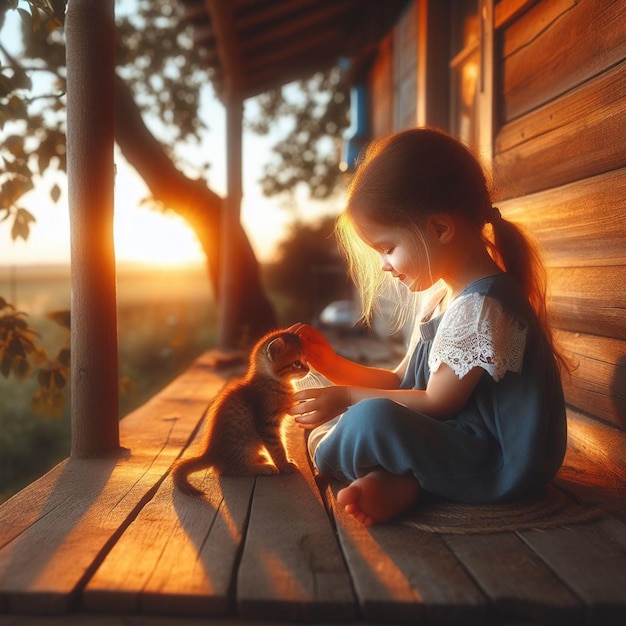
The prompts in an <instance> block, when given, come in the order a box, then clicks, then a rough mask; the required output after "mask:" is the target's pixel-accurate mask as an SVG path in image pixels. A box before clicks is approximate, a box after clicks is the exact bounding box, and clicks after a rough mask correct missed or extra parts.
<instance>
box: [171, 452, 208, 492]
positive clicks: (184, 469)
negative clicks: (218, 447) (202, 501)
mask: <svg viewBox="0 0 626 626" xmlns="http://www.w3.org/2000/svg"><path fill="white" fill-rule="evenodd" d="M210 465H211V463H210V462H209V461H208V460H207V459H206V457H204V456H196V457H193V458H191V459H178V460H177V461H176V462H175V463H174V465H173V466H172V479H173V480H174V484H175V485H176V486H177V487H178V488H179V489H180V490H181V491H182V492H183V493H186V494H188V495H190V496H201V495H202V494H203V492H202V491H200V489H197V488H196V487H194V486H193V485H192V484H191V483H190V482H189V474H193V472H198V471H200V470H202V469H206V468H207V467H209V466H210Z"/></svg>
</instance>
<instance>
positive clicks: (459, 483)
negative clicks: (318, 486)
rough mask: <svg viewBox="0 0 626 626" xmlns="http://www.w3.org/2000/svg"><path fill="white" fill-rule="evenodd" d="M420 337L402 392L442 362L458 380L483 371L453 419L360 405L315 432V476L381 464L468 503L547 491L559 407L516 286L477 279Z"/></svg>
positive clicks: (560, 440)
mask: <svg viewBox="0 0 626 626" xmlns="http://www.w3.org/2000/svg"><path fill="white" fill-rule="evenodd" d="M451 316H452V317H451ZM473 317H475V318H476V319H475V320H473V319H472V318H473ZM419 332H420V335H421V340H420V341H419V342H418V343H417V345H416V348H415V350H414V352H413V354H412V357H411V360H410V362H409V365H408V368H407V370H406V374H405V377H404V380H403V381H402V384H401V388H403V389H425V388H426V384H427V382H428V378H429V376H430V372H431V371H432V370H433V369H436V367H437V366H438V365H439V364H440V363H441V362H444V363H446V364H447V365H449V366H450V367H452V368H453V370H454V371H455V372H456V373H457V375H459V376H463V375H464V374H465V373H467V371H469V369H471V368H472V367H475V366H476V365H478V366H480V367H483V369H485V373H484V374H483V376H482V377H481V379H480V381H479V383H478V385H477V387H476V389H475V390H474V393H473V394H472V396H471V397H470V399H469V400H468V402H467V403H466V405H465V406H464V407H463V409H462V410H461V412H460V413H459V415H457V416H456V417H454V418H452V419H448V420H445V421H442V420H436V419H432V418H430V417H428V416H427V415H424V414H422V413H420V412H417V411H414V410H412V409H409V408H407V407H405V406H403V405H401V404H398V403H396V402H394V401H392V400H388V399H385V398H375V399H368V400H363V401H361V402H358V403H357V404H355V405H353V406H351V407H350V408H349V409H348V410H347V411H346V412H345V413H344V414H343V415H341V416H340V417H339V418H336V420H335V421H334V423H333V422H330V423H329V425H322V426H321V427H320V432H319V433H317V434H316V431H315V430H314V431H312V433H311V437H310V446H309V449H310V450H311V452H312V455H313V458H314V462H315V465H316V466H317V468H318V470H319V471H320V472H321V473H323V474H329V475H332V476H334V477H336V478H339V479H342V480H346V481H349V482H351V481H353V480H355V479H357V478H359V477H361V476H364V475H365V474H367V473H368V472H369V471H371V470H372V469H377V468H383V469H385V470H387V471H388V472H390V473H392V474H405V473H407V472H412V473H413V475H414V476H415V477H416V479H417V480H418V481H419V483H420V485H421V488H422V489H423V490H424V491H425V492H429V493H432V494H436V495H438V496H441V497H444V498H448V499H451V500H455V501H458V502H467V503H493V502H501V501H506V500H510V499H513V498H518V497H524V496H529V495H532V494H534V493H536V492H538V491H539V490H541V489H542V488H543V487H545V485H546V484H547V483H548V482H549V481H550V480H551V479H552V478H553V476H554V475H555V474H556V472H557V471H558V469H559V467H560V466H561V463H562V461H563V457H564V455H565V448H566V443H567V434H566V417H565V403H564V399H563V390H562V387H561V380H560V376H559V370H558V367H557V365H556V362H555V359H554V355H553V353H552V351H551V348H550V345H549V343H548V342H547V341H546V338H545V337H544V335H543V333H542V331H541V329H540V326H539V324H538V322H537V319H536V316H535V314H534V312H533V310H532V308H531V307H530V305H529V303H528V301H527V300H526V298H525V296H524V295H523V293H522V292H521V289H520V288H519V286H518V283H517V281H516V280H515V279H514V278H512V277H510V276H509V275H507V274H499V275H495V276H489V277H486V278H482V279H479V280H477V281H476V282H474V283H472V284H471V285H469V286H468V287H467V288H466V289H465V290H464V291H463V293H461V294H460V295H459V296H458V297H457V298H456V299H455V300H454V301H453V302H452V303H451V304H450V306H449V307H448V310H447V311H446V312H445V313H444V314H443V315H439V316H438V317H435V318H433V319H431V320H429V321H427V322H424V323H422V324H421V325H420V328H419ZM499 351H500V352H499ZM431 352H432V353H431ZM502 352H504V353H505V354H504V355H503V354H502ZM316 430H317V429H316ZM311 444H313V445H311Z"/></svg>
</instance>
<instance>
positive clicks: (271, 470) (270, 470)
mask: <svg viewBox="0 0 626 626" xmlns="http://www.w3.org/2000/svg"><path fill="white" fill-rule="evenodd" d="M257 473H258V474H260V475H263V476H274V475H275V474H278V469H277V468H275V467H274V466H273V465H261V466H260V467H259V470H258V472H257Z"/></svg>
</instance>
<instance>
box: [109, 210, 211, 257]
mask: <svg viewBox="0 0 626 626" xmlns="http://www.w3.org/2000/svg"><path fill="white" fill-rule="evenodd" d="M115 256H116V259H117V261H118V263H142V264H149V265H153V266H154V265H156V266H167V267H179V266H183V265H190V264H198V263H202V260H203V253H202V248H201V247H200V243H199V242H198V239H197V238H196V236H195V234H194V232H193V230H192V229H191V228H190V226H189V225H188V224H187V223H186V222H185V220H184V219H183V218H181V217H179V216H177V215H170V214H162V213H157V212H155V211H150V210H143V209H137V210H135V211H132V212H130V211H129V212H128V213H127V214H126V215H124V219H123V220H116V221H115Z"/></svg>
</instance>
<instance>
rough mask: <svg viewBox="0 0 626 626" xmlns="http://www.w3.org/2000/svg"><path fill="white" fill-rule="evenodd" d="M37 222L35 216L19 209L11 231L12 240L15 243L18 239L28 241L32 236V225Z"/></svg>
mask: <svg viewBox="0 0 626 626" xmlns="http://www.w3.org/2000/svg"><path fill="white" fill-rule="evenodd" d="M35 221H37V220H36V219H35V216H34V215H33V214H32V213H30V212H29V211H27V210H26V209H21V208H20V209H18V210H17V213H16V214H15V220H14V222H13V228H12V229H11V238H12V239H13V241H15V240H16V239H18V238H21V239H23V240H24V241H26V240H27V239H28V235H30V224H31V223H32V222H35Z"/></svg>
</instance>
